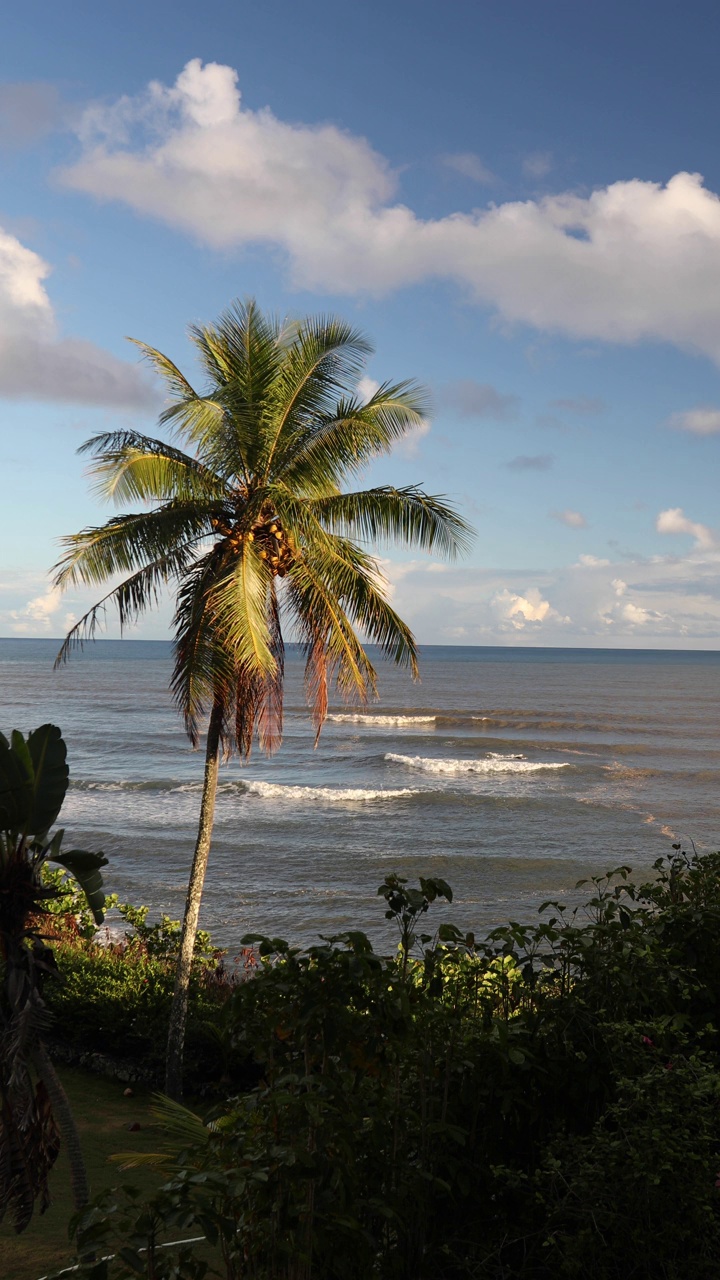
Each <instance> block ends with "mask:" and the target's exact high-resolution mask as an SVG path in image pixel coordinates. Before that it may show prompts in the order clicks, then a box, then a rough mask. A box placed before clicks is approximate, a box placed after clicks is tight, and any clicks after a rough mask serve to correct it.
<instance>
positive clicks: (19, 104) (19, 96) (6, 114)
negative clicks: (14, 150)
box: [0, 80, 67, 147]
mask: <svg viewBox="0 0 720 1280" xmlns="http://www.w3.org/2000/svg"><path fill="white" fill-rule="evenodd" d="M66 118H67V107H66V106H65V105H64V104H63V102H62V100H61V98H60V94H59V93H58V91H57V89H56V87H55V85H52V84H47V83H45V82H44V81H42V80H38V81H19V82H17V83H8V84H2V85H0V147H24V146H28V145H29V144H30V143H33V142H37V141H38V140H39V139H40V138H44V137H45V136H46V135H47V134H48V133H52V132H53V130H54V129H56V128H58V127H59V126H60V125H62V124H63V123H64V121H65V120H66Z"/></svg>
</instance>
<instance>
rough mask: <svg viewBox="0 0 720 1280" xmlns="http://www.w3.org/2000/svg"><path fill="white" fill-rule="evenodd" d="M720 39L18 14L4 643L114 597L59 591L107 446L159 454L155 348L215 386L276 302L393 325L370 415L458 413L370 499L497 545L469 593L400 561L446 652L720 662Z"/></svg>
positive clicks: (85, 11) (469, 564) (634, 26)
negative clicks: (235, 345) (201, 331)
mask: <svg viewBox="0 0 720 1280" xmlns="http://www.w3.org/2000/svg"><path fill="white" fill-rule="evenodd" d="M718 36H720V10H718V8H717V6H716V5H714V4H713V5H711V4H709V3H707V4H705V3H695V4H692V5H689V6H688V5H685V6H682V7H681V6H680V5H679V4H677V3H667V0H666V2H665V3H657V2H655V3H652V4H650V3H645V2H644V0H640V2H634V3H633V4H632V5H627V4H622V5H621V4H619V3H603V4H602V5H601V4H599V3H594V0H585V2H583V3H578V2H574V3H559V2H557V3H556V2H554V0H504V3H503V4H499V3H497V0H492V2H490V0H479V2H476V3H473V4H463V5H455V6H448V5H445V4H442V3H440V2H439V0H425V2H419V0H412V2H410V0H392V2H391V3H387V2H386V3H384V4H382V5H380V4H379V3H374V2H373V3H365V4H364V5H362V6H360V5H349V4H338V3H337V2H336V3H333V4H330V3H326V2H325V0H310V2H309V3H304V4H303V5H302V6H300V5H297V4H289V3H285V2H284V0H282V2H280V0H278V2H276V3H266V4H265V5H262V6H259V5H256V4H253V5H249V4H247V3H245V2H244V0H234V2H233V3H231V4H226V3H219V2H218V0H207V3H206V4H205V5H204V6H202V7H199V6H195V5H193V6H191V5H189V4H187V3H186V2H185V0H180V2H179V3H178V2H177V0H175V2H174V3H173V4H172V5H171V4H169V3H152V2H151V3H143V4H139V3H135V2H134V0H132V2H130V3H128V2H126V3H123V4H119V3H115V2H114V0H111V2H110V3H105V4H104V5H103V6H102V7H100V6H97V5H95V4H90V3H73V2H72V0H69V2H68V3H67V4H66V5H63V6H55V7H51V6H48V5H47V4H45V3H38V2H37V0H29V3H25V4H24V5H23V6H22V7H21V8H18V10H17V11H16V13H15V14H14V16H13V17H12V19H11V20H9V21H7V22H6V24H5V27H4V32H3V48H2V52H1V53H0V170H1V171H2V174H3V181H2V189H1V191H0V399H1V400H2V414H1V417H0V423H1V426H0V457H1V459H2V476H3V503H2V507H1V509H0V520H1V521H2V529H1V531H0V534H1V537H2V546H3V550H4V554H3V558H2V570H1V571H0V634H2V635H60V634H62V632H63V631H64V629H65V627H66V625H67V623H68V620H69V619H70V618H71V617H72V616H77V615H78V614H79V613H81V612H82V611H83V608H84V607H86V606H87V604H88V603H90V597H89V596H87V595H82V594H81V593H78V594H77V595H72V596H68V597H64V598H60V597H59V596H58V594H57V593H56V592H53V591H52V590H51V589H50V586H49V580H48V577H47V571H48V569H49V568H50V566H51V564H52V563H53V561H54V560H55V559H56V557H57V554H58V550H57V539H58V538H59V537H60V536H61V535H62V534H65V533H70V532H73V531H75V530H77V529H78V528H80V527H81V526H83V525H85V524H88V523H97V522H99V521H101V520H103V519H105V518H106V516H107V514H110V513H109V512H105V511H103V510H101V509H100V508H98V507H97V506H96V504H95V503H94V501H93V499H92V497H91V495H90V494H89V492H88V487H87V482H86V479H85V477H84V476H83V464H82V460H81V459H79V458H77V457H76V455H75V450H76V448H77V446H78V444H79V443H80V442H81V441H82V440H83V439H84V438H85V436H87V435H89V434H90V433H92V432H94V431H96V430H98V429H104V428H106V427H107V426H108V425H112V424H122V423H133V424H136V425H139V426H142V428H143V429H145V430H152V428H153V423H154V419H155V417H156V414H157V409H158V400H157V390H156V389H155V388H154V387H153V386H152V384H151V383H150V382H149V381H148V378H147V375H146V373H145V372H144V371H143V369H142V368H141V367H139V366H138V365H137V363H136V361H135V359H134V355H133V351H132V348H130V347H129V346H128V344H127V343H126V342H125V341H124V337H125V335H132V336H135V337H139V338H142V339H144V340H145V341H148V342H150V343H152V344H153V345H155V346H158V347H160V348H161V349H163V350H165V351H167V352H168V354H170V355H171V356H172V357H173V358H174V359H176V361H177V362H178V363H179V364H181V366H183V367H186V368H188V369H189V370H191V369H192V357H191V353H190V350H189V347H188V344H187V342H186V338H185V327H186V325H187V324H188V323H190V322H191V321H196V320H200V321H202V320H211V319H213V318H214V317H215V316H216V315H217V314H218V312H219V311H220V310H221V309H222V308H223V307H224V306H225V305H227V303H229V302H230V301H231V300H232V299H233V298H234V297H236V296H240V297H243V296H247V295H254V296H256V297H257V298H258V299H259V300H260V302H261V304H262V305H263V306H265V307H267V308H268V309H272V310H277V311H280V312H281V313H293V314H302V313H305V312H313V311H328V310H332V311H335V312H338V313H339V314H342V315H344V316H346V317H348V318H350V319H352V320H353V321H355V322H357V323H358V324H359V325H361V326H362V328H363V329H364V330H365V331H366V332H367V333H368V335H369V336H370V337H371V338H372V339H373V341H374V343H375V345H376V349H377V350H376V355H375V356H374V358H373V359H372V361H371V362H370V364H369V366H368V369H367V378H368V383H367V385H368V386H370V385H371V382H372V380H375V381H380V380H383V379H384V378H386V377H390V378H403V377H415V378H418V379H420V380H421V381H423V382H425V383H426V384H427V385H428V386H429V387H430V389H431V392H432V397H433V402H434V410H433V415H432V419H431V421H429V422H428V424H427V426H426V429H425V430H424V431H423V432H420V433H418V434H417V435H416V436H415V437H414V438H412V439H409V440H408V441H407V443H406V444H405V445H404V446H403V447H402V448H399V449H398V450H396V452H395V453H394V454H393V455H392V456H391V457H390V458H386V459H382V460H380V461H379V462H378V463H377V465H376V466H375V467H374V468H373V469H372V471H371V472H369V473H368V476H367V482H368V483H377V482H393V483H410V482H418V483H422V484H424V485H425V487H426V488H428V489H429V490H431V491H432V492H436V493H444V494H448V495H450V496H451V497H452V498H453V500H454V501H455V502H456V503H457V504H458V505H459V506H460V507H461V509H462V510H463V511H464V513H465V514H466V515H467V516H468V517H469V519H470V520H471V521H472V522H473V523H474V524H475V526H476V528H477V532H478V538H477V542H476V545H475V549H474V551H473V553H472V555H471V557H470V558H469V559H468V560H467V561H466V562H464V563H463V564H462V565H461V566H447V565H442V564H439V563H434V562H433V561H432V559H430V558H427V557H423V558H420V557H416V558H411V557H409V556H407V555H403V554H395V553H393V554H392V556H391V557H390V556H386V553H385V552H383V557H384V561H383V563H384V568H385V572H386V575H387V578H388V581H389V583H390V589H391V591H392V593H393V598H394V601H395V603H396V604H397V606H398V608H399V609H400V610H401V612H403V613H404V615H405V616H406V617H407V618H408V620H409V621H410V622H411V624H412V625H413V626H414V628H415V630H416V633H417V635H418V637H419V639H420V640H421V641H424V642H426V643H460V644H534V645H538V644H540V645H542V644H551V645H577V644H580V645H609V646H613V647H666V648H667V647H669V648H675V647H679V648H695V647H697V648H714V647H716V645H717V641H718V636H720V572H719V570H720V518H719V517H718V515H717V512H716V506H717V500H716V476H717V453H718V449H720V371H719V368H718V366H719V365H720V200H719V199H718V195H717V193H718V192H720V156H719V155H718V151H717V143H716V131H717V130H716V121H717V118H718V106H719V105H720V104H719V103H718V98H719V97H720V87H719V85H718V77H717V74H716V50H717V46H718ZM700 175H701V176H700ZM168 616H169V611H168V610H164V611H160V612H159V613H158V614H157V615H155V616H153V617H151V618H149V619H148V620H147V621H146V622H145V623H144V624H143V625H142V627H141V628H140V629H139V630H138V631H137V632H136V633H135V634H138V635H144V636H161V635H164V634H166V631H167V621H168ZM113 633H114V632H113V629H112V628H111V629H110V630H109V634H113Z"/></svg>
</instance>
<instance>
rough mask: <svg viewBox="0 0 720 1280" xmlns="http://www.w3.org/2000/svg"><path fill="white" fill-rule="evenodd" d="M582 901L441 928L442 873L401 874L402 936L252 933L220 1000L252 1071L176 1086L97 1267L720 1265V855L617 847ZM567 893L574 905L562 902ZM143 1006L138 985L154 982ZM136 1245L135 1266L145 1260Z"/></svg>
mask: <svg viewBox="0 0 720 1280" xmlns="http://www.w3.org/2000/svg"><path fill="white" fill-rule="evenodd" d="M590 883H591V896H590V898H589V901H588V902H587V903H586V904H585V906H584V907H583V908H582V909H579V910H577V911H575V912H567V911H565V910H564V909H563V907H562V905H558V904H546V906H545V908H544V909H543V911H542V913H541V922H540V923H539V924H536V925H533V926H522V925H519V924H510V925H508V926H507V927H505V928H503V929H497V930H495V931H493V933H492V934H491V935H490V937H489V938H488V939H486V940H483V941H477V940H476V939H475V938H474V936H473V935H472V934H462V933H461V932H460V931H459V930H457V929H455V928H453V926H451V925H442V926H441V927H440V928H439V929H438V931H437V933H436V934H434V935H431V934H429V933H424V932H421V928H422V927H423V925H424V922H425V919H426V918H427V912H428V909H429V908H430V906H431V904H432V902H433V900H434V899H436V898H437V897H439V896H445V897H446V898H451V896H452V894H451V890H450V888H449V886H447V885H446V884H445V883H444V882H443V881H439V880H421V881H420V886H419V888H417V889H413V888H409V887H408V886H407V884H406V882H405V881H403V880H401V879H399V878H397V877H388V880H387V881H386V882H385V884H384V885H382V886H381V887H380V890H379V892H380V894H381V895H382V897H383V898H384V900H385V905H386V915H387V916H388V918H389V920H390V921H391V923H392V924H393V925H396V926H397V930H398V936H399V940H400V946H399V949H398V952H397V954H395V955H392V956H382V955H378V954H376V952H375V951H374V950H373V948H372V946H371V944H370V942H369V940H368V939H367V937H366V936H365V935H364V934H362V933H359V932H351V933H348V934H344V935H341V936H338V937H336V938H331V939H322V940H321V941H320V942H319V943H318V944H317V945H316V946H313V947H310V948H308V949H307V950H300V949H297V948H293V947H290V946H288V944H287V943H285V942H283V940H282V939H269V938H255V939H252V940H248V941H252V942H253V945H254V946H255V947H256V952H257V955H258V959H259V964H258V969H257V971H256V975H255V977H254V978H253V980H252V981H249V982H245V983H242V984H240V985H239V986H237V987H236V989H234V990H232V991H231V993H230V994H229V996H228V998H227V999H226V1000H225V1003H224V1004H223V1006H222V1022H223V1032H222V1038H223V1040H224V1044H225V1053H226V1056H227V1060H228V1062H230V1063H231V1064H232V1063H233V1062H234V1063H236V1064H237V1063H242V1062H246V1061H248V1060H249V1061H251V1062H252V1063H253V1064H254V1068H255V1070H256V1072H257V1079H256V1083H255V1084H254V1086H253V1087H252V1088H250V1089H248V1090H247V1091H246V1092H244V1093H240V1094H238V1095H237V1096H235V1097H234V1098H231V1099H229V1100H228V1101H227V1102H226V1103H225V1104H224V1105H223V1107H221V1108H220V1109H219V1110H218V1113H217V1116H216V1118H215V1120H214V1121H213V1122H209V1123H204V1122H202V1121H200V1120H198V1119H197V1118H196V1117H192V1116H190V1115H188V1114H187V1113H183V1112H181V1111H178V1110H177V1109H174V1110H173V1109H171V1110H170V1111H166V1121H167V1123H168V1125H169V1128H170V1131H171V1136H173V1138H174V1145H172V1146H171V1147H170V1148H169V1151H168V1156H167V1164H168V1170H167V1172H168V1178H167V1181H166V1183H165V1185H164V1187H163V1189H162V1191H161V1193H159V1195H158V1197H157V1198H156V1199H155V1200H154V1201H152V1202H148V1203H142V1204H140V1205H137V1204H135V1203H134V1202H133V1200H132V1197H130V1198H129V1199H128V1198H127V1197H126V1196H124V1193H123V1195H121V1196H120V1198H118V1197H117V1196H116V1197H115V1198H113V1197H108V1196H106V1197H105V1198H104V1199H103V1198H100V1199H99V1200H98V1201H97V1202H96V1203H95V1204H94V1205H93V1206H92V1207H91V1208H90V1209H89V1210H88V1211H87V1212H86V1213H85V1214H84V1215H81V1217H80V1218H79V1219H78V1220H77V1222H76V1224H75V1231H76V1238H77V1242H78V1248H79V1252H80V1253H81V1254H82V1252H83V1251H84V1250H89V1249H90V1248H92V1249H94V1250H96V1251H98V1252H100V1253H104V1252H108V1251H110V1250H111V1249H112V1250H114V1249H116V1248H118V1247H121V1248H125V1247H127V1248H130V1245H132V1249H137V1247H138V1245H139V1244H140V1243H141V1242H142V1241H143V1240H146V1241H148V1242H149V1243H150V1245H151V1246H152V1247H151V1257H150V1260H149V1261H148V1260H144V1259H143V1256H142V1255H139V1254H133V1260H132V1261H131V1260H130V1253H127V1252H126V1253H124V1254H123V1255H122V1256H120V1255H118V1257H117V1258H116V1260H115V1261H111V1262H106V1263H102V1264H94V1267H95V1269H94V1270H92V1272H91V1271H89V1270H88V1269H87V1268H85V1270H84V1271H83V1270H82V1269H81V1274H85V1275H90V1274H92V1276H93V1278H94V1280H103V1278H104V1277H105V1276H112V1277H113V1280H121V1278H122V1280H129V1277H130V1276H132V1275H137V1274H146V1275H151V1274H152V1275H153V1276H155V1277H157V1280H162V1278H163V1277H165V1276H167V1277H170V1276H172V1277H173V1278H174V1280H198V1278H199V1277H200V1276H201V1274H202V1267H203V1266H204V1265H205V1262H204V1261H203V1260H202V1259H203V1257H204V1256H205V1255H203V1254H202V1253H200V1254H197V1253H194V1252H193V1250H192V1249H191V1248H190V1249H189V1250H188V1249H186V1251H185V1254H184V1255H183V1257H180V1255H179V1254H178V1253H176V1252H174V1251H172V1250H169V1251H168V1252H167V1254H166V1253H156V1252H155V1249H154V1243H155V1242H156V1239H157V1231H158V1230H159V1229H160V1227H163V1228H164V1229H167V1230H171V1231H175V1230H177V1233H178V1235H181V1234H182V1235H183V1236H185V1235H192V1234H194V1233H197V1234H202V1235H205V1236H206V1237H207V1239H208V1240H209V1241H210V1242H211V1244H212V1245H213V1248H214V1249H215V1255H214V1261H215V1264H216V1265H217V1267H218V1268H219V1271H220V1274H221V1275H225V1276H227V1277H228V1280H238V1278H239V1277H243V1280H310V1278H312V1280H369V1278H370V1277H373V1276H376V1277H379V1278H380V1280H501V1278H502V1280H551V1278H552V1280H556V1278H557V1277H564V1276H567V1277H574V1276H578V1277H579V1276H582V1277H584V1278H585V1277H587V1278H588V1280H632V1278H633V1277H637V1280H641V1278H642V1280H684V1277H690V1276H692V1277H693V1278H694V1277H698V1278H699V1280H710V1277H711V1276H714V1275H716V1274H717V1259H718V1257H720V1190H719V1189H718V1185H717V1183H718V1182H719V1181H720V1178H719V1171H720V1129H719V1127H718V1123H717V1116H718V1103H719V1102H720V1046H719V1044H718V1036H717V1031H716V1028H715V1021H714V1019H715V1016H716V1010H717V1007H718V998H719V997H720V932H719V931H718V923H720V921H719V919H718V915H719V912H720V855H712V856H710V857H708V858H698V857H692V858H688V857H686V856H685V855H683V854H682V853H681V852H680V850H679V849H678V850H676V851H675V854H674V856H673V858H672V859H670V860H669V862H660V863H658V864H657V865H656V868H655V876H654V877H653V879H652V880H651V881H649V882H648V883H647V884H644V885H639V886H638V885H635V884H633V883H632V882H631V881H630V879H629V874H628V870H627V868H620V869H619V870H618V871H616V872H613V873H611V874H610V875H608V876H604V877H598V878H597V879H595V880H593V881H591V882H590ZM566 917H567V918H566ZM134 1003H135V1007H136V1008H137V1007H138V1006H139V1004H140V1003H141V997H138V998H137V999H135V1002H134ZM133 1268H134V1269H133Z"/></svg>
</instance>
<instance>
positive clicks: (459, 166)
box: [440, 151, 498, 187]
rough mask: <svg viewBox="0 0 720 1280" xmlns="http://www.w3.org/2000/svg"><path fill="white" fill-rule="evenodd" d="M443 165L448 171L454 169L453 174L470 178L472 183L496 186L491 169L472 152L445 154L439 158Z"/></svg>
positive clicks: (496, 180) (494, 176)
mask: <svg viewBox="0 0 720 1280" xmlns="http://www.w3.org/2000/svg"><path fill="white" fill-rule="evenodd" d="M440 159H441V160H442V162H443V164H444V165H445V166H446V167H447V168H448V169H454V171H455V173H460V174H462V176H463V178H471V179H472V181H473V182H479V183H481V184H482V185H483V186H487V187H493V186H496V185H497V182H498V179H497V177H496V175H495V174H494V173H493V171H492V169H488V167H487V165H486V164H484V163H483V161H482V160H481V159H480V157H479V156H476V155H475V152H474V151H459V152H457V153H456V154H446V155H444V156H441V157H440Z"/></svg>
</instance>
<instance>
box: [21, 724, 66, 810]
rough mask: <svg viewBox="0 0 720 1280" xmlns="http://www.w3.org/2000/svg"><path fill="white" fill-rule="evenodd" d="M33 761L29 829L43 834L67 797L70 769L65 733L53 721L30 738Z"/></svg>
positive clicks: (41, 727) (28, 744)
mask: <svg viewBox="0 0 720 1280" xmlns="http://www.w3.org/2000/svg"><path fill="white" fill-rule="evenodd" d="M27 750H28V753H29V755H30V758H31V760H32V769H33V775H34V776H33V778H32V800H31V808H30V814H29V819H28V831H29V832H30V833H31V834H32V835H42V834H43V833H44V832H46V831H48V830H49V829H50V827H51V826H52V824H53V823H54V822H55V820H56V818H57V816H58V814H59V812H60V810H61V808H62V805H63V801H64V799H65V792H66V791H67V788H68V778H69V771H68V767H67V751H66V748H65V743H64V741H63V736H62V734H61V732H60V730H59V729H58V727H57V725H54V724H43V725H41V726H40V728H39V729H35V730H33V732H32V733H31V734H30V737H29V738H28V740H27Z"/></svg>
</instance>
